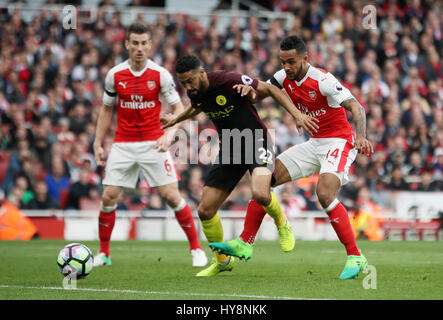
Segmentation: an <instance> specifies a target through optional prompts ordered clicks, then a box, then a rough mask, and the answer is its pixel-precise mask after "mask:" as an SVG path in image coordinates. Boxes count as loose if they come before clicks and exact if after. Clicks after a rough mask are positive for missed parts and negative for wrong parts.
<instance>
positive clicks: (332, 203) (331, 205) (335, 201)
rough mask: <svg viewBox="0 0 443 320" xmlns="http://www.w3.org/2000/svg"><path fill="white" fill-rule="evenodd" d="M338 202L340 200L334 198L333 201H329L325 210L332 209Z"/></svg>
mask: <svg viewBox="0 0 443 320" xmlns="http://www.w3.org/2000/svg"><path fill="white" fill-rule="evenodd" d="M339 203H340V201H338V199H337V198H336V199H334V201H332V202H331V204H330V205H329V207H327V208H326V209H325V211H326V212H329V211H331V210H333V209H334V208H335V207H336V206H337V205H338V204H339Z"/></svg>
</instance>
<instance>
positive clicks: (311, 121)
mask: <svg viewBox="0 0 443 320" xmlns="http://www.w3.org/2000/svg"><path fill="white" fill-rule="evenodd" d="M318 122H319V120H318V119H317V118H313V117H311V116H308V115H306V114H304V113H300V115H299V116H298V117H297V118H295V124H296V125H297V129H298V133H299V134H300V135H302V134H303V131H302V128H303V129H305V130H306V132H307V133H308V134H309V135H310V136H312V135H314V134H315V133H317V132H318V128H319V127H318V124H317V123H318Z"/></svg>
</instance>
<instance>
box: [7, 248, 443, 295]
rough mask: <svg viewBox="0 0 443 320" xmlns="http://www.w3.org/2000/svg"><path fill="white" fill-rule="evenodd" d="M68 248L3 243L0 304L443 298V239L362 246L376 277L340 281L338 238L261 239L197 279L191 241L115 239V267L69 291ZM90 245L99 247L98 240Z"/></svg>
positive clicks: (342, 259)
mask: <svg viewBox="0 0 443 320" xmlns="http://www.w3.org/2000/svg"><path fill="white" fill-rule="evenodd" d="M67 243H68V242H67V241H59V240H57V241H49V240H32V241H28V242H6V241H4V242H0V299H1V300H11V299H20V300H26V299H38V300H46V299H50V300H54V299H56V300H57V299H69V300H76V299H81V300H89V299H92V300H97V299H99V300H100V299H128V300H135V299H145V300H172V299H173V300H182V299H183V300H236V299H239V300H249V299H252V300H257V299H263V300H272V299H277V300H283V299H294V300H298V299H370V300H374V299H383V300H386V299H402V300H403V299H414V300H417V299H439V300H441V299H443V272H442V271H443V250H442V249H443V242H422V241H419V242H406V241H405V242H393V241H391V242H389V241H383V242H368V241H359V242H358V244H359V247H360V248H361V249H362V251H363V253H364V254H365V256H366V257H367V258H368V261H369V264H370V265H372V266H374V267H375V271H376V278H375V277H374V276H375V274H374V273H373V272H368V273H367V274H363V273H362V274H360V276H359V277H358V278H357V279H354V280H338V276H339V274H340V272H341V270H342V268H343V266H344V263H345V251H344V249H343V247H342V245H341V244H340V243H339V242H334V241H316V242H309V241H298V242H297V243H296V247H295V249H294V251H292V252H291V253H283V252H282V251H281V250H280V247H279V244H278V242H277V241H258V242H257V243H256V245H255V251H254V256H253V258H252V259H251V260H249V261H247V262H245V261H239V260H237V261H236V263H235V267H234V270H233V271H232V272H224V273H221V274H219V275H218V276H216V277H212V278H197V277H195V274H196V273H197V272H198V271H199V270H202V268H193V267H192V266H191V256H190V254H189V252H188V247H187V243H186V242H146V241H125V242H118V241H115V242H113V243H112V244H111V254H112V263H113V265H112V266H111V267H101V268H95V269H94V270H93V271H92V273H91V274H90V275H89V276H88V277H86V278H85V279H82V280H79V281H78V282H77V290H66V289H63V285H62V281H63V277H62V275H61V274H60V272H59V270H58V267H57V265H56V257H57V254H58V251H59V250H60V249H61V248H62V247H63V246H64V245H66V244H67ZM82 243H84V244H85V245H87V246H88V247H89V248H90V249H91V250H92V251H93V252H96V251H97V249H98V241H85V242H82ZM203 243H205V242H203ZM205 246H206V249H205V251H206V253H207V254H208V256H210V257H212V256H213V254H212V252H211V251H210V250H209V249H208V247H207V244H205ZM367 276H372V278H371V280H369V278H367V279H366V280H365V277H367ZM374 279H375V281H376V282H373V281H374ZM365 284H366V287H368V286H370V285H371V284H372V285H374V284H376V289H365V288H364V285H365Z"/></svg>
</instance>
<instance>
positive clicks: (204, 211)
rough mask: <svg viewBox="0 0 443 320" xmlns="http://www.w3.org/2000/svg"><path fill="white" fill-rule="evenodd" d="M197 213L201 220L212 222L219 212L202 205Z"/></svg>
mask: <svg viewBox="0 0 443 320" xmlns="http://www.w3.org/2000/svg"><path fill="white" fill-rule="evenodd" d="M197 212H198V217H199V218H200V220H210V219H212V218H213V217H214V216H215V214H216V213H217V211H214V210H212V209H211V208H209V207H207V206H202V205H201V204H200V205H199V206H198V209H197Z"/></svg>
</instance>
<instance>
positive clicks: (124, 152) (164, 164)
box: [103, 141, 179, 188]
mask: <svg viewBox="0 0 443 320" xmlns="http://www.w3.org/2000/svg"><path fill="white" fill-rule="evenodd" d="M155 144H156V141H144V142H117V143H113V144H112V146H111V151H110V152H109V156H108V160H107V161H106V168H105V178H104V179H103V184H104V185H111V186H118V187H126V188H135V187H136V185H137V181H138V178H139V176H140V173H142V174H143V175H144V177H145V178H146V179H147V180H148V183H149V185H150V186H151V187H158V186H163V185H166V184H170V183H174V182H177V181H178V179H179V177H178V175H177V171H176V170H175V163H174V160H173V159H172V157H171V154H170V153H169V151H166V152H159V151H157V150H156V149H154V146H155Z"/></svg>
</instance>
